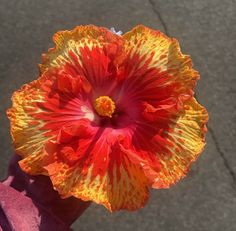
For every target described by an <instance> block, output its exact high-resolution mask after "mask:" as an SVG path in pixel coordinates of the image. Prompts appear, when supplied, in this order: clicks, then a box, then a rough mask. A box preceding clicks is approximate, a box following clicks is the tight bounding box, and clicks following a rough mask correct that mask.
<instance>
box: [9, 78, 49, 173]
mask: <svg viewBox="0 0 236 231" xmlns="http://www.w3.org/2000/svg"><path fill="white" fill-rule="evenodd" d="M39 86H40V81H38V80H36V81H33V82H31V83H30V84H26V85H24V86H23V87H22V88H21V89H20V90H18V91H16V92H15V93H14V95H13V97H12V102H13V105H12V108H10V109H9V110H8V111H7V115H8V117H9V119H10V121H11V135H12V138H13V143H14V146H15V150H16V152H17V153H18V154H20V156H21V157H22V158H26V159H25V160H24V161H23V162H24V163H26V165H27V162H28V161H29V162H31V163H36V162H37V164H36V165H35V164H32V165H33V167H32V168H31V170H30V168H29V167H26V169H27V170H26V171H27V172H31V174H40V173H44V172H45V171H44V170H43V169H42V166H41V164H40V162H41V160H42V156H43V155H44V144H45V143H46V142H47V140H48V137H45V136H44V133H46V132H47V131H45V130H42V127H43V126H44V122H43V121H40V120H35V118H34V114H37V113H39V112H40V109H39V108H38V107H37V106H36V104H37V103H38V102H42V101H43V98H44V92H43V91H42V90H41V89H40V87H39ZM26 165H25V166H26Z"/></svg>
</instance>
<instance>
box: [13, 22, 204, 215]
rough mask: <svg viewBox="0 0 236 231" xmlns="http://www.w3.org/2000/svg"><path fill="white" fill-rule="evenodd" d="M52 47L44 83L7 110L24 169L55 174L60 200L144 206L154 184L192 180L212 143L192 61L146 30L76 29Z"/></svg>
mask: <svg viewBox="0 0 236 231" xmlns="http://www.w3.org/2000/svg"><path fill="white" fill-rule="evenodd" d="M53 41H54V42H55V48H52V49H49V51H48V53H47V54H43V56H42V64H40V65H39V68H40V76H39V78H38V79H37V80H35V81H33V82H31V83H29V84H26V85H24V86H23V87H22V88H21V89H20V90H18V91H16V92H15V93H14V95H13V98H12V101H13V106H12V108H10V109H9V110H8V117H9V119H10V121H11V134H12V137H13V141H14V145H15V149H16V151H17V153H18V154H19V155H20V156H21V157H22V160H20V162H19V164H20V166H21V168H22V169H23V171H25V172H26V173H28V174H31V175H39V174H42V175H46V176H49V177H50V179H51V181H52V184H53V187H54V189H55V190H57V191H58V192H59V194H60V195H61V197H62V198H67V197H70V196H74V197H77V198H80V199H82V200H85V201H87V200H89V201H90V200H91V201H94V202H96V203H99V204H102V205H104V206H105V207H106V208H107V209H109V210H110V211H115V210H120V209H126V210H136V209H138V208H140V207H143V206H144V205H145V203H146V201H147V199H148V195H149V190H150V188H156V189H160V188H168V187H170V186H171V185H173V184H174V183H176V182H177V181H178V180H179V179H181V178H182V177H183V176H185V175H186V173H187V171H188V169H189V166H190V164H191V163H192V162H193V161H194V160H195V159H196V158H197V157H198V156H199V154H200V153H201V152H202V150H203V148H204V145H205V132H206V122H207V119H208V115H207V112H206V110H205V108H204V107H202V106H201V105H200V104H199V103H198V102H197V101H196V99H195V98H194V92H193V89H194V87H195V84H196V80H197V79H198V78H199V74H198V72H197V71H195V70H194V69H193V68H192V62H191V59H190V57H189V56H187V55H183V54H182V53H181V51H180V48H179V44H178V42H177V40H176V39H172V38H169V37H167V36H166V35H164V34H163V33H161V32H160V31H155V30H152V29H149V28H147V27H145V26H142V25H139V26H137V27H135V28H134V29H132V30H131V31H130V32H127V33H125V34H124V35H120V34H115V33H113V32H112V31H110V30H108V29H106V28H102V27H96V26H93V25H89V26H78V27H76V28H75V29H73V30H71V31H60V32H57V33H56V34H55V35H54V37H53Z"/></svg>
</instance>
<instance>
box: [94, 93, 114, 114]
mask: <svg viewBox="0 0 236 231" xmlns="http://www.w3.org/2000/svg"><path fill="white" fill-rule="evenodd" d="M94 107H95V110H96V111H97V113H98V114H99V115H100V116H108V117H112V114H113V113H114V111H115V108H116V105H115V103H114V101H113V100H112V99H111V98H110V97H109V96H99V97H98V98H97V99H96V100H95V102H94Z"/></svg>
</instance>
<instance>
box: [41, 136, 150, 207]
mask: <svg viewBox="0 0 236 231" xmlns="http://www.w3.org/2000/svg"><path fill="white" fill-rule="evenodd" d="M93 140H94V138H92V139H90V140H81V141H80V144H79V145H78V149H77V150H76V152H77V153H79V154H78V155H77V161H76V162H74V163H72V162H70V161H65V159H64V160H63V159H62V156H61V155H62V150H63V148H64V146H63V147H62V146H61V147H60V146H57V145H55V147H54V148H52V149H51V150H52V152H53V154H51V155H50V157H48V158H49V160H48V163H47V164H46V163H45V169H46V170H47V171H48V175H49V176H50V178H51V180H52V183H53V186H54V188H55V189H56V190H57V191H58V192H59V193H60V195H61V196H62V197H64V198H66V197H69V196H74V197H77V198H80V199H83V200H92V201H94V202H96V203H98V204H102V205H104V206H105V207H106V208H107V209H109V210H110V211H116V210H120V209H126V210H136V209H138V208H140V207H143V206H144V205H145V203H146V201H147V199H148V194H149V192H148V191H149V190H148V179H147V177H146V176H145V174H144V172H143V170H142V167H141V166H140V165H139V164H136V163H134V162H133V161H132V160H131V159H130V158H129V156H128V155H127V153H126V152H125V151H124V150H123V151H122V148H121V147H120V145H119V144H114V145H112V146H109V145H108V144H107V143H106V141H105V140H106V138H98V140H97V141H96V142H93ZM88 149H89V154H88V153H87V152H88ZM70 152H71V151H70ZM63 155H64V151H63Z"/></svg>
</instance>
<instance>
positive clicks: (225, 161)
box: [207, 125, 236, 189]
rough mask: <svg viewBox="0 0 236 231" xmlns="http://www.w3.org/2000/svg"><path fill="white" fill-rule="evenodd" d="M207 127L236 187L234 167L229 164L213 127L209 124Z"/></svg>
mask: <svg viewBox="0 0 236 231" xmlns="http://www.w3.org/2000/svg"><path fill="white" fill-rule="evenodd" d="M207 127H208V131H209V134H210V135H211V137H212V139H213V141H214V144H215V147H216V150H217V151H218V153H219V154H220V156H221V158H222V160H223V163H224V165H225V168H226V169H227V170H228V173H229V174H230V176H231V177H232V179H233V183H234V185H233V187H234V188H235V189H236V175H235V173H234V171H233V169H232V168H231V167H230V164H229V162H228V159H227V158H226V156H225V154H224V152H223V151H222V150H221V148H220V144H219V142H218V140H217V139H216V136H215V133H214V131H213V129H212V128H211V127H210V126H209V125H208V126H207Z"/></svg>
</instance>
